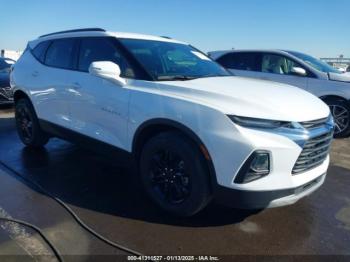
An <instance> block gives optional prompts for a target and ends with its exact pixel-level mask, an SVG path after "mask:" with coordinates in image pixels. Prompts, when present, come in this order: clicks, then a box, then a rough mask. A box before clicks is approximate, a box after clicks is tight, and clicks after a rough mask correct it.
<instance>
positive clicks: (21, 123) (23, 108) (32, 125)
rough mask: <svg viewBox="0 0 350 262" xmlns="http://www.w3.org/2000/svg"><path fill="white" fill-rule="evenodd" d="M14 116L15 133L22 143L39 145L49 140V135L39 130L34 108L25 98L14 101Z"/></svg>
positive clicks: (32, 145)
mask: <svg viewBox="0 0 350 262" xmlns="http://www.w3.org/2000/svg"><path fill="white" fill-rule="evenodd" d="M15 118H16V127H17V133H18V135H19V137H20V139H21V141H22V142H23V144H25V145H26V146H29V147H41V146H44V145H45V144H46V143H47V142H48V141H49V136H48V135H47V134H46V133H45V132H44V131H42V130H41V128H40V125H39V121H38V118H37V116H36V113H35V111H34V108H33V106H32V104H31V103H30V101H29V100H28V99H27V98H22V99H20V100H18V101H17V102H16V105H15Z"/></svg>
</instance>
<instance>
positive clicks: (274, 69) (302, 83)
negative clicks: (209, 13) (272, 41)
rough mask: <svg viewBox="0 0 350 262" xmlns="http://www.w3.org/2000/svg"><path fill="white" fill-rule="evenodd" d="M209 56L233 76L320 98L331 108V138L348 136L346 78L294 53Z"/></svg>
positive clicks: (349, 93)
mask: <svg viewBox="0 0 350 262" xmlns="http://www.w3.org/2000/svg"><path fill="white" fill-rule="evenodd" d="M209 55H210V57H211V58H213V59H215V60H216V61H217V62H218V63H219V64H221V65H222V66H224V67H225V68H227V69H228V70H229V71H230V72H231V73H233V74H234V75H236V76H244V77H252V78H258V79H263V80H270V81H276V82H280V83H284V84H288V85H294V86H297V87H299V88H302V89H305V90H307V91H309V92H310V93H312V94H314V95H316V96H318V97H320V98H321V99H322V100H323V101H324V102H325V103H326V104H327V105H328V106H329V107H330V109H331V112H332V115H333V118H334V122H335V131H334V134H335V137H347V136H349V135H350V76H347V75H346V74H343V73H341V72H340V71H339V70H337V69H335V68H333V67H331V66H330V65H328V64H327V63H325V62H323V61H321V60H319V59H316V58H314V57H312V56H309V55H307V54H303V53H300V52H295V51H283V50H229V51H215V52H209Z"/></svg>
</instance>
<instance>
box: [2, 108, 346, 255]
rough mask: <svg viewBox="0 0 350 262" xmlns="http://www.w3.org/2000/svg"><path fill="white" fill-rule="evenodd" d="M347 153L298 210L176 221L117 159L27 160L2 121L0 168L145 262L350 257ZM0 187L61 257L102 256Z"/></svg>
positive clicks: (20, 193)
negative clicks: (161, 258)
mask: <svg viewBox="0 0 350 262" xmlns="http://www.w3.org/2000/svg"><path fill="white" fill-rule="evenodd" d="M349 148H350V140H349V139H343V140H337V141H335V142H334V144H333V147H332V153H331V166H330V168H329V173H328V177H327V180H326V182H325V184H324V185H323V186H322V187H321V188H320V189H319V190H318V191H316V192H315V193H314V194H312V195H311V196H309V197H307V198H304V199H302V200H301V201H299V202H298V203H297V204H295V205H292V206H287V207H282V208H276V209H268V210H261V211H247V210H237V209H228V208H225V207H220V206H218V205H214V204H213V205H211V206H209V207H208V208H206V209H205V210H204V211H203V212H201V213H200V214H198V215H196V216H195V217H192V218H187V219H180V218H175V217H172V216H169V215H167V214H165V213H163V212H162V211H160V210H159V209H158V208H157V207H155V206H154V205H153V204H152V203H151V202H150V201H149V200H148V199H147V198H146V197H145V196H144V194H143V193H142V191H141V190H140V189H139V187H138V186H136V185H135V180H134V178H133V177H132V176H131V175H130V174H129V173H128V171H127V169H126V168H125V167H124V164H123V163H120V162H118V160H117V159H115V161H110V160H108V159H107V158H106V157H104V156H101V155H98V154H95V153H93V152H90V151H88V150H85V149H84V148H81V147H79V146H76V145H72V144H70V143H67V142H65V141H62V140H59V139H52V140H51V141H50V143H49V144H48V145H47V146H46V147H45V148H44V149H42V150H36V151H33V150H30V149H28V148H25V147H24V146H23V145H22V144H21V143H20V141H19V139H18V138H17V134H16V132H15V124H14V119H13V118H12V117H11V116H7V118H1V115H0V163H2V164H4V165H6V166H7V167H9V168H10V169H11V170H14V171H15V172H18V173H19V174H20V175H21V176H24V177H25V178H27V179H30V180H32V181H35V183H38V184H40V185H41V186H42V187H43V188H45V190H47V191H49V192H50V193H51V194H53V195H55V196H57V197H59V198H60V199H62V200H63V201H64V202H65V203H67V204H68V205H69V206H70V207H71V208H72V209H73V210H74V211H75V212H76V214H77V215H78V216H79V217H80V218H81V219H82V220H83V221H84V222H85V223H86V224H88V225H89V226H90V227H91V228H93V229H94V230H95V231H96V232H98V233H100V234H101V235H103V236H105V237H107V238H108V239H110V240H112V241H115V242H117V243H120V244H123V245H124V246H126V247H129V248H132V249H134V250H137V251H139V252H141V253H143V254H163V255H169V254H177V255H179V254H187V255H188V254H196V255H203V254H212V255H246V254H250V255H315V254H318V255H349V256H350V190H349V189H350V152H349ZM0 180H1V183H0V194H1V195H0V206H1V207H2V208H3V209H4V210H6V211H7V212H8V213H10V214H11V215H12V216H20V217H21V219H23V220H27V221H30V222H33V223H34V222H35V223H36V224H37V225H39V226H40V228H42V229H43V230H44V231H45V232H47V233H48V234H49V236H50V237H52V241H53V242H54V243H55V244H56V245H57V248H58V249H59V250H61V252H63V253H65V252H73V251H72V248H71V246H72V245H73V246H74V245H78V244H79V246H80V248H76V249H75V248H73V249H74V250H75V251H74V252H75V253H84V254H85V253H86V252H88V253H90V254H93V253H94V252H98V251H99V248H97V247H95V244H94V245H92V242H91V241H92V240H91V236H90V237H89V236H88V235H87V233H86V232H84V230H83V229H81V228H79V227H78V226H77V225H76V224H75V223H74V221H72V219H71V217H69V215H67V214H66V213H65V212H64V210H62V208H61V207H59V206H56V203H53V202H52V200H51V199H49V198H48V197H47V196H45V195H42V194H39V193H38V192H35V190H33V189H30V188H29V189H28V185H26V184H25V183H24V182H23V181H21V180H20V179H15V178H14V177H13V176H12V175H6V174H3V175H1V177H0ZM15 180H16V181H15ZM3 181H5V182H6V181H7V182H6V183H5V182H3ZM11 181H12V182H11ZM23 188H26V190H28V192H27V193H26V190H23ZM54 232H55V233H54ZM80 236H84V237H83V238H80ZM77 239H81V240H77ZM94 243H95V242H94ZM101 248H102V247H101ZM108 252H110V250H108ZM0 253H1V245H0Z"/></svg>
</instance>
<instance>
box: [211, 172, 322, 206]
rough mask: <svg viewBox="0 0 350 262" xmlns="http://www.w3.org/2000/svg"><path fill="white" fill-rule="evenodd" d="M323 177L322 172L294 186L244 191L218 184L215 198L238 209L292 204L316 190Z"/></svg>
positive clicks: (320, 184)
mask: <svg viewBox="0 0 350 262" xmlns="http://www.w3.org/2000/svg"><path fill="white" fill-rule="evenodd" d="M325 179H326V174H323V175H321V176H319V177H317V178H315V179H314V180H312V181H310V182H308V183H305V184H304V185H301V186H298V187H296V188H290V189H282V190H273V191H244V190H235V189H230V188H227V187H222V186H218V187H217V189H216V193H215V200H216V201H217V202H218V203H220V204H223V205H225V206H229V207H233V208H240V209H265V208H274V207H280V206H286V205H292V204H294V203H296V202H297V201H298V200H300V199H301V198H303V197H305V196H308V195H310V194H311V193H313V192H314V191H316V190H317V189H318V188H319V187H321V186H322V184H323V183H324V181H325Z"/></svg>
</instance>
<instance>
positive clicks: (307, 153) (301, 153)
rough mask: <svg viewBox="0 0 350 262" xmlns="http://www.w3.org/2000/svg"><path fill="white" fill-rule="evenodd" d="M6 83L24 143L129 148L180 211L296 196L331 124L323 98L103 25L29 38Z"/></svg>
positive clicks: (156, 197) (177, 45)
mask: <svg viewBox="0 0 350 262" xmlns="http://www.w3.org/2000/svg"><path fill="white" fill-rule="evenodd" d="M11 85H12V87H14V90H15V93H14V99H15V111H16V123H17V130H18V134H19V137H20V138H21V140H22V142H23V143H24V144H25V145H27V146H30V147H39V146H43V145H45V144H46V143H47V142H48V141H49V139H50V137H52V136H57V137H60V138H64V139H67V140H69V141H73V142H77V143H83V144H84V145H85V146H90V147H91V148H92V149H94V150H97V151H102V152H104V153H106V154H107V155H108V156H110V157H112V156H113V157H114V158H115V159H117V158H118V157H120V153H123V154H125V155H127V156H130V157H131V159H132V161H133V162H132V163H135V166H136V167H137V168H136V169H137V170H138V171H139V175H140V180H141V181H142V182H143V186H144V188H145V191H146V192H147V193H148V195H149V196H150V198H151V199H152V200H153V201H154V202H155V203H156V204H158V205H159V206H160V207H161V208H163V209H164V210H166V211H168V212H171V213H173V214H176V215H181V216H190V215H193V214H195V213H197V212H199V211H200V210H201V209H203V208H204V207H205V206H206V205H207V204H208V203H209V202H210V201H211V200H212V199H213V198H215V199H217V200H219V201H220V202H225V203H226V204H228V205H230V206H235V207H241V208H267V207H276V206H282V205H287V204H292V203H294V202H296V201H297V200H299V199H300V198H302V197H304V196H306V195H309V194H310V193H312V192H313V191H315V190H316V189H317V188H319V187H320V186H321V185H322V183H323V182H324V180H325V177H326V173H327V168H328V164H329V148H330V143H331V140H332V137H333V127H334V126H333V120H332V116H331V114H330V111H329V109H328V107H327V106H326V105H325V104H324V103H323V102H322V101H321V100H319V99H318V98H317V97H315V96H313V95H311V94H310V93H308V92H305V91H303V90H301V89H299V88H296V87H292V86H288V85H284V84H279V83H273V82H267V81H260V80H254V79H246V78H239V77H233V76H231V75H230V74H229V73H228V72H227V71H226V70H225V69H224V68H223V67H221V66H220V65H219V64H217V63H215V62H214V61H212V60H211V59H210V58H208V57H207V56H206V55H205V54H203V53H202V52H200V51H199V50H197V49H195V48H194V47H192V46H191V45H189V44H187V43H183V42H180V41H176V40H173V39H168V38H164V37H158V36H147V35H139V34H130V33H114V32H106V31H105V30H103V29H80V30H73V31H65V32H58V33H53V34H49V35H44V36H42V37H40V38H38V39H35V40H33V41H30V42H29V44H28V47H27V49H26V51H25V52H24V54H23V55H22V56H21V58H20V59H19V60H18V61H17V63H16V64H15V66H14V67H13V69H12V73H11ZM115 153H118V154H115ZM82 164H83V163H82ZM129 186H130V190H135V194H137V193H138V192H137V188H138V187H137V186H136V185H129ZM125 201H127V199H126V200H125Z"/></svg>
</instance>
